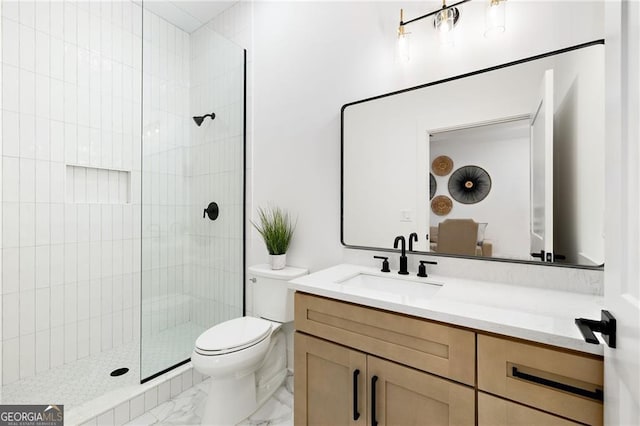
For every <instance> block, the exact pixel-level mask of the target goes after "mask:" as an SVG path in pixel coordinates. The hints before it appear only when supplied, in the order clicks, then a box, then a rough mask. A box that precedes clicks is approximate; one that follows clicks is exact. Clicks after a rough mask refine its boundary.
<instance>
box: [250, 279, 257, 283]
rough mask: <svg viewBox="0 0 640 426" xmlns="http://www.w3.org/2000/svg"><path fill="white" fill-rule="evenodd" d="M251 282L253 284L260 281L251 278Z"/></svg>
mask: <svg viewBox="0 0 640 426" xmlns="http://www.w3.org/2000/svg"><path fill="white" fill-rule="evenodd" d="M249 281H251V282H252V283H255V282H256V281H258V280H257V279H255V278H249Z"/></svg>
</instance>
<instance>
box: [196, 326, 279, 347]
mask: <svg viewBox="0 0 640 426" xmlns="http://www.w3.org/2000/svg"><path fill="white" fill-rule="evenodd" d="M269 333H271V323H270V322H269V321H265V320H263V319H261V318H254V317H241V318H235V319H232V320H229V321H225V322H223V323H220V324H218V325H215V326H213V327H211V328H210V329H208V330H207V331H205V332H204V333H202V334H201V335H200V337H198V339H197V340H196V349H198V350H199V352H206V353H218V354H220V353H225V352H231V351H236V350H239V349H243V348H246V347H248V346H251V345H254V344H255V343H257V342H259V341H261V340H263V339H264V338H265V337H267V336H268V335H269Z"/></svg>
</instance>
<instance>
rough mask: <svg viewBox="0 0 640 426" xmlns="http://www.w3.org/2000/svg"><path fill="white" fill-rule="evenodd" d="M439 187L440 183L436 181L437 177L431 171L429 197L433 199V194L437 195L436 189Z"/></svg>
mask: <svg viewBox="0 0 640 426" xmlns="http://www.w3.org/2000/svg"><path fill="white" fill-rule="evenodd" d="M437 189H438V183H437V182H436V178H434V177H433V174H432V173H429V199H430V200H432V199H433V196H434V195H436V190H437Z"/></svg>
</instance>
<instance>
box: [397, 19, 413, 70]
mask: <svg viewBox="0 0 640 426" xmlns="http://www.w3.org/2000/svg"><path fill="white" fill-rule="evenodd" d="M409 34H411V33H408V32H406V31H405V30H404V26H401V27H400V28H398V42H397V45H396V61H397V62H402V63H404V62H409V61H410V59H411V55H410V53H411V52H410V43H409Z"/></svg>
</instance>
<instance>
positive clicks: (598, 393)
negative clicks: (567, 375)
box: [511, 367, 604, 401]
mask: <svg viewBox="0 0 640 426" xmlns="http://www.w3.org/2000/svg"><path fill="white" fill-rule="evenodd" d="M511 373H512V375H513V377H517V378H518V379H522V380H526V381H528V382H533V383H538V384H540V385H545V386H549V387H552V388H555V389H560V390H563V391H565V392H570V393H573V394H576V395H580V396H586V397H587V398H592V399H595V400H597V401H603V400H604V394H603V392H602V390H601V389H596V390H595V391H590V390H586V389H582V388H578V387H575V386H571V385H567V384H565V383H560V382H556V381H553V380H549V379H545V378H543V377H538V376H534V375H531V374H527V373H523V372H521V371H518V368H517V367H512V370H511Z"/></svg>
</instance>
